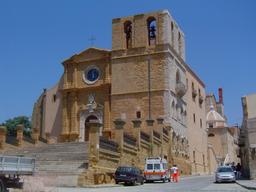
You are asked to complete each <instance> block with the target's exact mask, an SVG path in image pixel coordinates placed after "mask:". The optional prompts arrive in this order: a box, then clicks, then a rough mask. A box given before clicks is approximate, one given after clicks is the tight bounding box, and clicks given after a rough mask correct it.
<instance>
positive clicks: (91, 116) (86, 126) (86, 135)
mask: <svg viewBox="0 0 256 192" xmlns="http://www.w3.org/2000/svg"><path fill="white" fill-rule="evenodd" d="M91 119H98V118H97V117H95V116H94V115H90V116H89V117H87V119H86V120H85V130H84V141H89V126H88V125H87V123H89V121H90V120H91Z"/></svg>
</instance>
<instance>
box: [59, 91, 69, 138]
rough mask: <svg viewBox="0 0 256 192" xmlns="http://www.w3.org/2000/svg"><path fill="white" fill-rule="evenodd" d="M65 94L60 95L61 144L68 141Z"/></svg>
mask: <svg viewBox="0 0 256 192" xmlns="http://www.w3.org/2000/svg"><path fill="white" fill-rule="evenodd" d="M67 107H68V106H67V93H63V94H62V131H61V134H60V138H61V142H67V141H68V136H69V132H68V122H67V121H68V109H67Z"/></svg>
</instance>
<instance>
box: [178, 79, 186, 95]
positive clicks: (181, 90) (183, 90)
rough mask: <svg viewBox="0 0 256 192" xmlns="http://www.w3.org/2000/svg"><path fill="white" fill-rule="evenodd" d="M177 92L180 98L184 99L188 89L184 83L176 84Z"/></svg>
mask: <svg viewBox="0 0 256 192" xmlns="http://www.w3.org/2000/svg"><path fill="white" fill-rule="evenodd" d="M175 91H176V94H177V95H178V96H179V97H183V96H184V95H185V94H186V91H187V89H186V86H185V85H184V84H183V83H181V82H179V83H176V87H175Z"/></svg>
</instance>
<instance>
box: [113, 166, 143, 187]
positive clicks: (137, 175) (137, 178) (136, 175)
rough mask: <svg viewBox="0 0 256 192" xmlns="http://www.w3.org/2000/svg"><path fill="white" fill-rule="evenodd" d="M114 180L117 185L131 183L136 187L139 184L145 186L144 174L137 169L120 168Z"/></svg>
mask: <svg viewBox="0 0 256 192" xmlns="http://www.w3.org/2000/svg"><path fill="white" fill-rule="evenodd" d="M114 179H115V181H116V184H118V183H119V182H125V184H127V183H131V184H132V185H134V186H135V185H137V183H140V184H141V185H143V184H144V178H143V174H142V172H141V171H140V170H139V169H137V168H136V167H127V166H119V167H118V168H117V170H116V172H115V176H114Z"/></svg>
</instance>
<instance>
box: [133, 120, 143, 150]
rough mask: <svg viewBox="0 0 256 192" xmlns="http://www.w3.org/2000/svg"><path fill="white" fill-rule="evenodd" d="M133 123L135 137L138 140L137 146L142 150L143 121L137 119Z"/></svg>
mask: <svg viewBox="0 0 256 192" xmlns="http://www.w3.org/2000/svg"><path fill="white" fill-rule="evenodd" d="M132 123H133V136H134V137H135V138H136V145H137V147H138V149H139V150H140V124H141V123H142V121H141V120H140V119H135V120H133V121H132Z"/></svg>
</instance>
